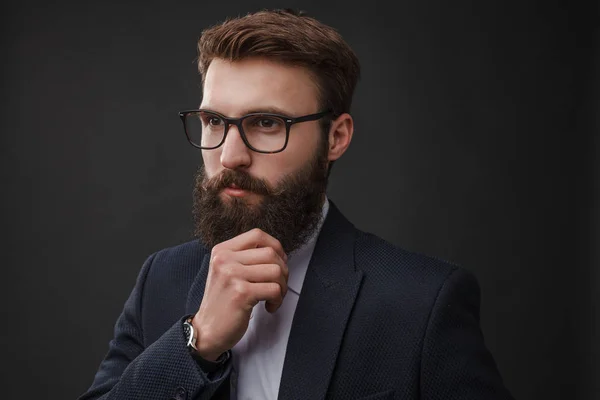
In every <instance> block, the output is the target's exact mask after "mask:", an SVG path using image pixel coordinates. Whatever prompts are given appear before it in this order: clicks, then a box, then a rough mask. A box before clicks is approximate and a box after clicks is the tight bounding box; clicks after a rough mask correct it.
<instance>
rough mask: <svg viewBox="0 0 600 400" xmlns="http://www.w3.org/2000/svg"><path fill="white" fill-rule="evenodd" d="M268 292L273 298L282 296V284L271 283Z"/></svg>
mask: <svg viewBox="0 0 600 400" xmlns="http://www.w3.org/2000/svg"><path fill="white" fill-rule="evenodd" d="M267 292H268V294H269V295H270V296H271V297H272V298H278V297H281V286H279V284H278V283H270V284H269V286H268V287H267Z"/></svg>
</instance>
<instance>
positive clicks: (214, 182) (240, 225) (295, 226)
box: [193, 140, 328, 254]
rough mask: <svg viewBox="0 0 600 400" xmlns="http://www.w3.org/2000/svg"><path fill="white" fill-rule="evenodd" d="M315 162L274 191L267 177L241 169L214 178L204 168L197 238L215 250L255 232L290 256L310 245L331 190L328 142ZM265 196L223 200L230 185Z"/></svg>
mask: <svg viewBox="0 0 600 400" xmlns="http://www.w3.org/2000/svg"><path fill="white" fill-rule="evenodd" d="M322 142H325V143H324V145H323V143H322V144H321V146H320V147H319V149H318V151H317V153H316V154H315V156H314V157H313V159H312V160H310V161H309V162H307V163H306V164H305V165H304V166H302V167H301V168H300V169H299V170H298V171H296V172H294V173H292V174H288V175H286V176H284V177H283V178H282V179H281V180H280V182H279V183H278V184H277V185H276V186H274V187H272V186H270V185H269V183H268V182H267V181H265V180H263V179H260V178H255V177H253V176H251V175H250V174H248V173H246V172H245V171H242V170H233V169H226V170H224V171H223V172H222V173H220V174H218V175H215V176H214V177H212V178H208V177H207V176H206V171H205V169H204V166H201V167H200V168H199V170H198V172H197V174H196V177H195V184H194V192H193V194H194V204H193V217H194V224H195V231H194V235H195V237H197V238H199V239H200V241H201V242H202V243H203V244H204V245H205V246H207V248H208V249H212V248H213V247H214V246H215V245H216V244H218V243H221V242H224V241H226V240H229V239H231V238H233V237H235V236H238V235H240V234H242V233H244V232H247V231H249V230H251V229H254V228H259V229H261V230H263V231H264V232H266V233H268V234H269V235H271V236H273V237H274V238H276V239H277V240H279V242H280V243H281V245H282V247H283V250H284V251H285V252H286V253H288V254H289V253H291V252H293V251H294V250H297V249H298V248H300V247H302V246H303V245H304V244H306V243H307V242H308V240H309V239H310V238H311V236H312V235H313V233H314V232H315V230H316V228H317V227H318V226H319V223H320V222H321V218H322V207H323V201H324V199H325V192H326V190H327V180H328V179H327V178H328V176H327V168H328V160H327V140H322ZM232 184H234V185H236V186H237V187H238V188H239V189H243V190H247V191H250V192H253V193H255V194H258V195H261V196H260V199H259V202H258V203H257V204H249V203H248V202H246V200H244V199H243V198H238V197H231V198H229V199H227V200H226V201H225V200H223V199H222V198H221V196H220V194H221V193H222V191H223V189H225V188H226V187H228V186H230V185H232Z"/></svg>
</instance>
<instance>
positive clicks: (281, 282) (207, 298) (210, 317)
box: [192, 229, 288, 361]
mask: <svg viewBox="0 0 600 400" xmlns="http://www.w3.org/2000/svg"><path fill="white" fill-rule="evenodd" d="M286 263H287V255H286V254H285V252H284V251H283V248H282V247H281V243H279V241H278V240H277V239H275V238H274V237H273V236H271V235H269V234H267V233H265V232H263V231H261V230H260V229H253V230H250V231H248V232H245V233H242V234H241V235H238V236H236V237H234V238H232V239H230V240H227V241H225V242H222V243H219V244H217V245H216V246H214V247H213V249H212V252H211V259H210V265H209V270H208V277H207V279H206V287H205V289H204V297H203V299H202V303H201V304H200V308H199V310H198V312H197V313H196V315H195V316H194V318H193V320H192V324H193V326H194V329H195V330H196V331H197V332H198V337H197V341H196V346H197V348H198V352H199V353H200V355H201V356H202V357H203V358H205V359H207V360H211V361H214V360H216V359H217V358H218V357H219V355H221V354H222V353H224V352H225V351H227V350H229V349H231V348H232V347H233V346H235V345H236V343H237V342H239V341H240V339H241V338H242V336H244V333H245V332H246V330H247V329H248V323H249V321H250V315H251V314H252V308H253V307H254V306H255V305H256V304H257V303H258V302H259V301H262V300H264V301H265V308H266V310H267V311H268V312H270V313H273V312H275V311H277V309H278V308H279V307H280V306H281V304H282V302H283V298H284V297H285V295H286V293H287V279H288V268H287V264H286Z"/></svg>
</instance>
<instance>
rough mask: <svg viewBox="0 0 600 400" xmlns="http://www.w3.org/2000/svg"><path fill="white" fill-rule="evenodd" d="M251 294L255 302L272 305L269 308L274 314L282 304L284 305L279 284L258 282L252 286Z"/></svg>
mask: <svg viewBox="0 0 600 400" xmlns="http://www.w3.org/2000/svg"><path fill="white" fill-rule="evenodd" d="M250 293H252V294H251V296H252V300H254V301H255V302H259V301H263V300H264V301H265V302H266V303H270V304H272V305H271V306H269V308H268V309H267V311H269V309H271V310H273V311H269V312H274V311H276V310H277V309H278V308H279V307H280V306H281V304H282V303H283V296H282V295H281V287H280V286H279V284H278V283H275V282H258V283H251V284H250Z"/></svg>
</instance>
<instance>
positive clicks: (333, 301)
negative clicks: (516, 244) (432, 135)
mask: <svg viewBox="0 0 600 400" xmlns="http://www.w3.org/2000/svg"><path fill="white" fill-rule="evenodd" d="M209 256H210V252H209V251H208V250H207V249H206V248H205V247H203V246H202V245H201V244H200V243H199V242H198V241H192V242H189V243H185V244H182V245H179V246H176V247H172V248H168V249H165V250H162V251H159V252H157V253H155V254H153V255H152V256H150V257H149V258H148V260H147V261H146V262H145V263H144V265H143V267H142V269H141V272H140V274H139V277H138V279H137V282H136V285H135V287H134V289H133V291H132V292H131V295H130V296H129V298H128V300H127V302H126V303H125V306H124V309H123V312H122V313H121V315H120V316H119V318H118V320H117V322H116V325H115V330H114V338H113V340H111V342H110V344H109V350H108V353H107V355H106V357H105V359H104V360H103V361H102V363H101V364H100V367H99V370H98V372H97V373H96V376H95V379H94V381H93V383H92V385H91V387H90V388H89V390H88V391H87V392H86V393H84V394H83V395H81V397H80V399H82V400H83V399H123V400H125V399H127V400H133V399H145V400H148V399H171V398H174V399H208V398H211V396H213V394H214V393H215V391H216V390H217V389H218V388H219V387H220V386H222V385H223V382H228V381H229V380H228V379H227V378H228V375H229V374H230V372H231V365H230V364H231V361H229V362H227V363H226V364H225V365H224V366H223V367H222V368H220V369H218V370H217V371H215V372H212V373H208V374H207V373H205V372H204V371H203V370H202V369H201V368H200V367H199V365H198V364H197V363H196V361H195V360H194V359H193V358H192V356H191V355H190V353H189V352H188V350H187V349H186V346H185V341H184V333H183V329H182V322H183V320H184V319H185V318H186V317H187V316H188V315H191V314H194V313H195V312H196V311H197V310H198V307H199V305H200V302H201V300H202V296H203V292H204V285H205V281H206V276H207V272H208V267H209V259H210V257H209ZM479 303H480V291H479V286H478V283H477V281H476V279H475V278H474V276H473V275H472V274H471V273H469V272H467V271H466V270H464V269H461V268H459V267H456V266H453V265H450V264H448V263H446V262H444V261H441V260H437V259H433V258H429V257H426V256H423V255H418V254H415V253H411V252H407V251H405V250H402V249H400V248H398V247H395V246H393V245H391V244H390V243H388V242H386V241H384V240H382V239H380V238H378V237H376V236H374V235H372V234H369V233H365V232H362V231H360V230H358V229H356V228H355V227H354V226H353V225H352V224H351V223H350V222H349V221H348V220H347V219H346V218H345V217H344V216H343V215H342V214H341V213H340V211H339V210H338V209H337V208H336V206H335V204H333V202H330V210H329V213H328V216H327V218H326V220H325V222H324V224H323V228H322V230H321V234H320V235H319V238H318V241H317V244H316V247H315V250H314V253H313V257H312V259H311V261H310V264H309V267H308V271H307V274H306V278H305V281H304V285H303V287H302V293H301V295H300V299H299V302H298V306H297V309H296V313H295V315H294V320H293V323H292V329H291V332H290V337H289V341H288V346H287V351H286V356H285V361H284V366H283V372H282V377H281V383H280V389H279V399H311V400H312V399H325V398H327V399H370V400H373V399H432V400H433V399H446V400H449V399H511V398H512V397H511V395H510V394H509V392H508V391H507V389H506V388H505V386H504V384H503V382H502V378H501V377H500V374H499V373H498V370H497V368H496V365H495V362H494V360H493V358H492V356H491V354H490V352H489V351H488V350H487V348H486V346H485V343H484V338H483V336H482V333H481V330H480V326H479ZM227 384H228V383H225V385H227Z"/></svg>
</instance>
